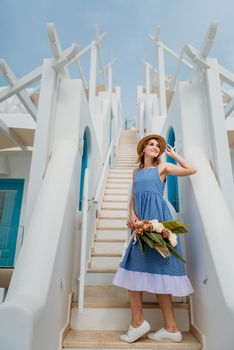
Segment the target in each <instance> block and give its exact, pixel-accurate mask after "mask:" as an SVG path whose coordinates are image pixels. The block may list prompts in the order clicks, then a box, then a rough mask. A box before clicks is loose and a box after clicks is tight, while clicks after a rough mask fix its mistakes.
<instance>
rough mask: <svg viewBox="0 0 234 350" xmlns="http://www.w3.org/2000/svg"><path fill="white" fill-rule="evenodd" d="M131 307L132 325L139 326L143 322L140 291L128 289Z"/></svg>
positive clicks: (141, 294)
mask: <svg viewBox="0 0 234 350" xmlns="http://www.w3.org/2000/svg"><path fill="white" fill-rule="evenodd" d="M128 295H129V298H130V303H131V309H132V326H133V327H134V328H137V327H139V326H140V325H141V324H142V323H143V322H144V315H143V310H142V297H143V293H142V292H137V291H132V290H129V291H128Z"/></svg>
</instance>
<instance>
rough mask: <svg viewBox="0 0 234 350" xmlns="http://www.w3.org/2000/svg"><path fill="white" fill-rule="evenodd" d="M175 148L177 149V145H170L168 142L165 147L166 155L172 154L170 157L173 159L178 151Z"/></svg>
mask: <svg viewBox="0 0 234 350" xmlns="http://www.w3.org/2000/svg"><path fill="white" fill-rule="evenodd" d="M174 150H175V146H174V147H172V146H171V145H169V144H168V143H167V146H166V148H164V151H165V153H166V155H168V156H170V157H171V158H173V159H174V157H175V155H176V152H175V151H174Z"/></svg>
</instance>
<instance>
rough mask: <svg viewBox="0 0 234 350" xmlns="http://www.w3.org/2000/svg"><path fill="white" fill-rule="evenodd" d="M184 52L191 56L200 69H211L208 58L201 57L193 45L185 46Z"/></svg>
mask: <svg viewBox="0 0 234 350" xmlns="http://www.w3.org/2000/svg"><path fill="white" fill-rule="evenodd" d="M184 52H185V53H186V54H187V55H188V56H189V58H190V59H191V60H192V61H193V62H194V63H195V64H196V65H197V66H198V67H200V68H209V67H210V65H211V64H210V63H209V59H208V58H204V57H202V56H201V53H200V51H198V50H197V49H195V48H194V47H193V46H192V45H189V44H187V45H185V46H184Z"/></svg>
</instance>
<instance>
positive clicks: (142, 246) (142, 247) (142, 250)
mask: <svg viewBox="0 0 234 350" xmlns="http://www.w3.org/2000/svg"><path fill="white" fill-rule="evenodd" d="M136 237H137V241H138V243H139V245H140V248H141V252H142V254H145V252H146V249H145V244H143V243H144V242H142V241H141V239H140V237H139V236H136Z"/></svg>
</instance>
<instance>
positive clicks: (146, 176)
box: [113, 165, 193, 296]
mask: <svg viewBox="0 0 234 350" xmlns="http://www.w3.org/2000/svg"><path fill="white" fill-rule="evenodd" d="M164 185H165V183H163V182H162V181H161V179H160V177H159V174H158V165H156V166H155V167H153V168H148V169H147V170H146V169H140V168H137V170H136V173H135V176H134V182H133V188H134V209H135V213H136V215H137V217H138V218H139V219H140V220H143V219H145V220H153V219H157V220H158V221H167V220H173V217H172V215H171V213H170V211H169V208H168V206H167V203H166V201H165V199H164V198H163V191H164ZM176 249H177V251H178V252H179V254H181V255H183V254H182V251H181V245H180V242H179V239H178V244H177V246H176ZM113 284H115V285H117V286H119V287H123V288H126V289H129V290H134V291H148V292H151V293H158V294H171V295H174V296H186V295H189V294H191V293H193V288H192V285H191V283H190V281H189V279H188V277H187V276H186V273H185V266H184V263H183V262H182V261H180V260H179V259H177V258H176V257H174V256H173V255H172V256H170V257H169V258H163V257H162V256H161V255H160V254H159V253H158V252H157V251H156V250H155V249H153V248H150V247H147V249H146V252H145V253H144V254H143V253H142V252H141V248H140V245H139V243H138V241H137V242H135V241H134V240H133V238H132V239H131V241H130V243H129V245H128V248H127V250H126V253H125V255H124V257H123V259H122V261H121V263H120V265H119V267H118V271H117V272H116V274H115V277H114V280H113Z"/></svg>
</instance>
